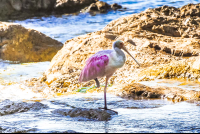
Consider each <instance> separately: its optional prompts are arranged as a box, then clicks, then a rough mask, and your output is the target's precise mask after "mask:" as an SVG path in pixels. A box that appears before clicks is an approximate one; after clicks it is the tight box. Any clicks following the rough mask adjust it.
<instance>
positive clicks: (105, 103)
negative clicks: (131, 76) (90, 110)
mask: <svg viewBox="0 0 200 134" xmlns="http://www.w3.org/2000/svg"><path fill="white" fill-rule="evenodd" d="M108 79H109V77H106V84H105V88H104V109H105V110H107V102H106V88H107V85H108Z"/></svg>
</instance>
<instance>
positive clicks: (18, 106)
mask: <svg viewBox="0 0 200 134" xmlns="http://www.w3.org/2000/svg"><path fill="white" fill-rule="evenodd" d="M43 108H47V106H46V105H44V104H42V103H40V102H35V103H27V102H13V101H10V100H4V101H2V102H1V103H0V116H3V115H8V114H14V113H19V112H26V111H29V110H34V111H38V110H40V109H43Z"/></svg>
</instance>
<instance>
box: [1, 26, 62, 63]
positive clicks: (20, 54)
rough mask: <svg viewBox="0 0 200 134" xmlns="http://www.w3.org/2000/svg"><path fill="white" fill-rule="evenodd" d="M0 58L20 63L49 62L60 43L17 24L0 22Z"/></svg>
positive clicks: (59, 47) (60, 45)
mask: <svg viewBox="0 0 200 134" xmlns="http://www.w3.org/2000/svg"><path fill="white" fill-rule="evenodd" d="M0 39H1V40H0V46H1V48H0V57H1V59H3V60H10V61H20V62H39V61H50V60H51V59H52V57H53V56H54V55H55V54H56V53H57V51H58V50H59V49H61V47H62V45H63V44H62V43H61V42H58V41H56V40H54V39H51V38H50V37H48V36H46V35H44V34H42V33H40V32H38V31H36V30H33V29H26V28H24V27H22V26H21V25H19V24H14V23H7V22H0Z"/></svg>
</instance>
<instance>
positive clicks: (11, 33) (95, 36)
mask: <svg viewBox="0 0 200 134" xmlns="http://www.w3.org/2000/svg"><path fill="white" fill-rule="evenodd" d="M1 2H4V3H8V2H10V4H11V5H12V8H14V9H13V10H10V11H13V12H14V11H15V10H18V11H19V12H16V14H15V15H17V13H20V12H21V11H22V10H23V12H24V11H25V10H29V8H30V9H31V10H30V12H31V11H35V10H36V9H37V10H38V11H39V10H45V11H48V10H50V9H51V8H53V9H54V8H55V3H56V2H57V4H56V8H55V9H54V10H52V11H61V12H66V11H64V10H66V6H67V5H68V4H66V3H68V2H72V3H70V4H72V5H73V4H75V3H73V2H74V1H68V0H66V1H64V2H63V1H62V4H60V3H59V2H61V1H51V2H49V1H45V0H41V1H32V4H33V5H34V4H35V6H33V7H34V8H35V9H34V8H33V9H32V8H31V7H32V6H30V2H31V1H27V3H26V4H25V5H24V4H22V3H21V2H22V1H21V0H18V1H17V0H16V1H11V0H9V1H4V0H3V1H1ZM38 2H40V4H41V3H42V4H41V5H40V4H39V3H38ZM81 2H82V4H81ZM83 2H85V1H84V0H79V1H77V3H76V4H79V6H80V7H81V8H82V7H83ZM87 2H88V3H87V4H86V5H87V6H88V5H89V6H88V7H86V8H85V9H84V10H82V11H87V12H90V11H99V12H106V11H107V9H110V8H111V7H112V8H113V10H116V9H118V8H121V7H120V6H119V5H117V4H114V5H112V6H110V5H108V4H106V3H102V2H100V1H93V0H91V1H87ZM20 3H21V4H20ZM63 3H64V4H63ZM91 3H92V4H91ZM5 5H6V4H5ZM28 5H29V6H28ZM1 6H2V5H1ZM101 6H102V7H107V8H102V7H101ZM199 6H200V4H196V5H194V4H188V5H185V6H183V7H181V8H175V7H169V6H162V7H158V8H154V9H147V10H145V11H143V12H141V13H138V14H132V15H129V16H126V17H122V18H119V19H117V20H114V21H112V22H110V23H109V24H108V25H107V26H106V27H104V28H103V29H102V30H100V31H96V32H93V33H88V34H86V35H82V36H78V37H75V38H73V39H70V40H67V41H66V42H65V43H64V44H62V43H61V42H58V41H56V40H54V39H51V38H50V37H48V36H46V35H44V34H42V33H40V32H38V31H36V30H33V29H26V28H24V27H22V26H21V25H19V24H13V23H8V22H0V58H1V59H4V60H11V61H19V62H38V61H50V60H51V64H50V67H49V69H48V70H46V71H45V72H44V74H43V76H42V77H40V78H32V79H30V80H27V81H25V83H24V84H25V85H27V86H28V87H30V88H31V87H32V89H33V90H34V91H35V92H43V91H42V89H43V90H44V89H45V90H47V89H48V90H49V91H50V92H48V93H44V92H43V94H44V95H46V96H50V95H52V96H53V95H54V94H55V93H56V94H60V95H62V94H67V93H69V94H70V93H71V94H73V93H76V92H77V89H81V88H82V87H92V86H93V87H94V86H95V81H92V80H91V81H89V82H86V83H81V84H80V83H79V82H78V78H79V75H80V72H81V70H82V69H83V67H84V65H85V62H86V60H87V59H88V58H89V57H90V56H91V55H93V54H94V53H96V52H98V51H100V50H105V49H111V48H112V43H113V42H114V41H116V40H122V41H124V44H125V45H126V47H127V48H128V49H129V51H130V53H131V54H132V55H133V56H134V57H135V58H136V59H137V60H138V61H139V63H140V64H141V67H138V66H137V65H136V63H135V62H134V61H133V60H132V59H131V57H130V56H128V55H127V60H126V63H125V65H124V66H123V67H122V68H120V69H119V70H117V71H116V73H115V74H114V75H113V76H112V77H111V79H110V81H109V83H110V85H111V86H109V87H108V93H110V94H114V95H117V96H120V97H122V98H127V99H135V98H148V99H160V98H164V99H165V98H166V99H168V100H170V101H173V102H180V101H191V102H195V103H197V105H199V104H200V92H198V91H195V90H185V89H181V88H177V87H165V86H162V87H161V86H154V87H150V86H145V85H143V84H140V83H138V82H141V81H151V80H155V79H172V78H181V79H184V80H189V81H196V82H197V83H199V82H200V55H199V53H200V27H199V25H200V19H199V17H200V10H199ZM5 7H6V6H5ZM25 7H26V8H25ZM38 7H40V8H38ZM58 7H60V9H59V10H57V8H58ZM77 10H80V8H78V9H77ZM74 11H75V10H74ZM30 12H28V13H30ZM11 14H12V12H10V14H9V15H11ZM4 15H8V14H6V13H5V14H4ZM133 42H135V44H136V45H137V46H133V45H132V44H133ZM104 82H105V79H104V78H102V79H100V83H101V84H103V83H104ZM41 87H43V88H42V89H41ZM103 88H104V87H102V86H101V87H100V88H99V89H96V88H93V89H92V90H90V91H86V92H103ZM45 108H48V107H47V106H46V105H44V104H42V103H40V102H34V103H26V102H12V101H10V100H4V101H2V102H1V103H0V116H4V115H8V114H12V113H19V112H26V111H31V110H36V111H37V110H40V109H45ZM51 113H52V114H55V115H61V116H70V117H84V120H85V118H86V119H87V120H92V121H107V120H110V119H111V117H112V115H117V112H114V111H112V110H100V109H88V108H77V107H72V109H55V110H53V111H51ZM80 120H81V118H80ZM5 131H6V129H5V130H4V128H1V126H0V132H5ZM31 131H32V130H31ZM19 132H20V131H19ZM69 132H71V131H69Z"/></svg>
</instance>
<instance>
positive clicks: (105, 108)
mask: <svg viewBox="0 0 200 134" xmlns="http://www.w3.org/2000/svg"><path fill="white" fill-rule="evenodd" d="M98 109H104V110H111V109H108V108H107V107H104V108H101V107H99V108H98Z"/></svg>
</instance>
